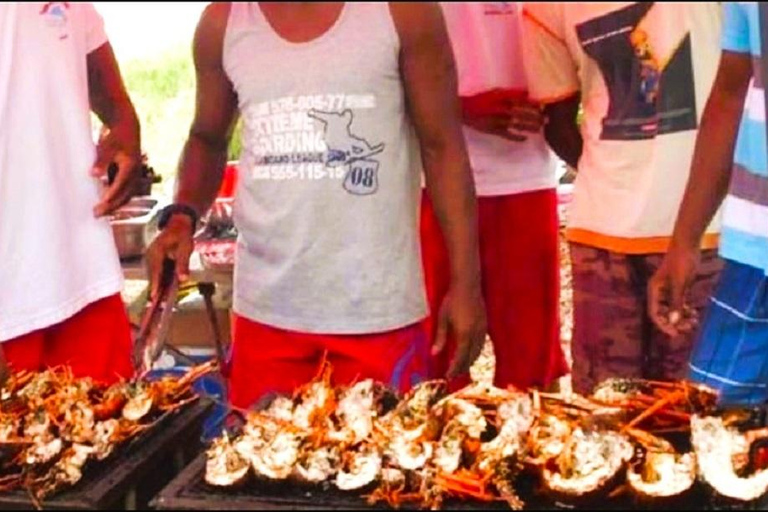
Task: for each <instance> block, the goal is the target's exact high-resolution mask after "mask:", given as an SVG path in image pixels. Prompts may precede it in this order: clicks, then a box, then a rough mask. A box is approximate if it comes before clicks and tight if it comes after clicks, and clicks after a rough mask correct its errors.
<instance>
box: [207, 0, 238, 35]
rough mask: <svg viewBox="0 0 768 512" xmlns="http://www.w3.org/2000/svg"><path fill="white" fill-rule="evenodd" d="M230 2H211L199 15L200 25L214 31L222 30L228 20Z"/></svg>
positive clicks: (230, 7)
mask: <svg viewBox="0 0 768 512" xmlns="http://www.w3.org/2000/svg"><path fill="white" fill-rule="evenodd" d="M231 9H232V2H211V3H210V4H208V6H207V7H206V8H205V9H204V10H203V14H202V15H200V25H201V26H205V27H207V28H208V29H211V30H216V31H219V30H220V31H224V30H226V28H227V22H228V21H229V13H230V10H231Z"/></svg>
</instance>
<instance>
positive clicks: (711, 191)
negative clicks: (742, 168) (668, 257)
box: [673, 95, 743, 249]
mask: <svg viewBox="0 0 768 512" xmlns="http://www.w3.org/2000/svg"><path fill="white" fill-rule="evenodd" d="M742 106H743V102H742V101H741V100H740V99H739V98H728V97H726V96H723V95H720V96H719V97H717V98H716V97H715V96H712V97H711V98H710V100H709V102H708V103H707V106H706V108H705V110H704V115H703V118H702V121H701V126H700V128H699V134H698V137H697V139H696V149H695V151H694V155H693V161H692V163H691V175H690V178H689V179H688V186H687V187H686V191H685V195H684V196H683V202H682V205H681V207H680V212H679V214H678V217H677V222H676V224H675V231H674V235H673V245H678V246H681V247H685V248H689V249H692V248H696V247H698V246H699V244H700V242H701V239H702V237H703V236H704V232H705V230H706V229H707V226H708V225H709V223H710V222H711V221H712V218H713V217H714V215H715V214H716V213H717V210H718V208H719V207H720V205H721V203H722V202H723V199H724V198H725V196H726V194H727V193H728V186H729V183H730V179H731V170H732V167H733V152H734V148H735V144H736V135H737V133H738V128H739V121H740V119H741V112H742Z"/></svg>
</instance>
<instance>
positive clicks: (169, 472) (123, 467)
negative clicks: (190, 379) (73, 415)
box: [0, 399, 213, 510]
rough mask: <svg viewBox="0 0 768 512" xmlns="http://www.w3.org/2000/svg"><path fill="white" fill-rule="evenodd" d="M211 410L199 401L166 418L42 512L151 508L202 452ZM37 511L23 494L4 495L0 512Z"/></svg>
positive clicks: (47, 503)
mask: <svg viewBox="0 0 768 512" xmlns="http://www.w3.org/2000/svg"><path fill="white" fill-rule="evenodd" d="M212 407H213V403H212V402H211V401H209V400H207V399H200V400H197V401H195V402H194V403H192V404H189V405H188V406H186V407H184V408H182V409H181V410H179V411H175V412H174V413H170V414H167V415H165V416H164V417H162V418H161V419H160V421H158V423H157V425H155V426H154V427H153V428H152V429H151V430H149V431H147V432H145V433H144V434H142V435H141V436H139V437H138V438H136V439H135V440H133V441H132V442H131V443H129V444H128V445H126V446H124V447H122V448H121V449H120V450H119V451H118V452H116V453H115V454H114V455H112V456H111V457H109V458H108V459H107V460H105V461H103V462H100V463H94V464H93V465H91V466H89V467H87V468H86V470H85V473H84V477H83V479H82V480H81V481H80V482H79V483H78V484H77V485H76V486H74V487H72V488H71V489H68V490H66V491H63V492H61V493H59V494H57V495H55V496H53V497H51V498H50V499H49V500H46V501H45V502H44V503H43V504H42V506H43V508H45V509H51V510H103V509H113V508H138V509H145V508H147V505H148V503H149V500H151V499H152V497H153V496H154V495H155V494H156V493H157V492H159V491H160V490H161V489H162V487H163V486H164V485H165V484H167V483H168V482H169V481H170V480H171V479H172V478H173V477H174V476H175V475H176V474H177V473H178V471H179V470H180V469H181V466H183V464H185V463H186V462H188V461H190V460H192V458H193V457H194V455H195V454H196V453H197V452H199V450H200V447H201V442H200V439H201V437H202V429H203V423H204V421H205V418H206V417H207V415H208V413H209V412H210V411H211V409H212ZM33 508H34V505H33V503H32V501H31V499H30V498H29V496H28V495H27V494H26V492H24V491H15V492H11V493H4V494H0V510H19V509H25V510H31V509H33Z"/></svg>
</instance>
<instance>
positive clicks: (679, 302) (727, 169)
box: [648, 51, 752, 336]
mask: <svg viewBox="0 0 768 512" xmlns="http://www.w3.org/2000/svg"><path fill="white" fill-rule="evenodd" d="M751 79H752V58H751V56H750V55H748V54H742V53H734V52H727V51H724V52H723V54H722V56H721V58H720V67H719V68H718V71H717V77H716V78H715V83H714V85H713V88H712V92H711V93H710V96H709V100H708V101H707V105H706V107H705V109H704V114H703V116H702V120H701V126H700V127H699V134H698V137H697V139H696V149H695V150H694V154H693V161H692V163H691V176H690V178H689V180H688V186H687V188H686V190H685V195H684V197H683V203H682V205H681V207H680V212H679V213H678V216H677V222H676V223H675V230H674V234H673V238H672V243H671V246H670V249H669V251H668V252H667V254H666V256H665V257H664V261H663V262H662V265H661V267H660V268H659V270H658V271H657V272H656V275H655V276H654V277H653V278H652V279H651V281H650V283H649V284H648V310H649V313H650V315H651V318H652V319H653V321H654V322H655V323H656V325H658V327H659V328H660V329H661V330H662V331H664V332H666V333H667V334H668V335H670V336H677V335H679V334H682V333H684V332H687V331H689V330H690V329H691V328H692V327H693V324H692V323H690V322H680V319H683V311H684V305H685V297H686V294H687V293H688V289H689V287H690V284H691V282H692V281H693V278H694V276H695V274H696V268H697V266H698V262H699V256H700V250H699V247H700V244H701V239H702V237H703V236H704V232H705V230H706V229H707V226H708V225H709V223H710V222H711V221H712V217H714V215H715V213H716V212H717V209H718V208H719V207H720V205H721V204H722V202H723V199H725V196H726V194H727V193H728V185H729V183H730V180H731V170H732V166H733V152H734V149H735V147H736V138H737V135H738V132H739V123H740V122H741V115H742V111H743V108H744V100H745V98H746V95H747V90H748V88H749V82H750V80H751Z"/></svg>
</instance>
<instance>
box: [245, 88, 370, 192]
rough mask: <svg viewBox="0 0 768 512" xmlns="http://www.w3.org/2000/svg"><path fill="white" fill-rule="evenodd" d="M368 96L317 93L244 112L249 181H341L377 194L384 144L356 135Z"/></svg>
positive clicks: (347, 186)
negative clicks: (249, 156)
mask: <svg viewBox="0 0 768 512" xmlns="http://www.w3.org/2000/svg"><path fill="white" fill-rule="evenodd" d="M375 106H376V98H375V96H373V95H347V94H321V95H314V96H296V97H285V98H280V99H278V100H275V101H269V102H264V103H260V104H258V105H255V106H251V107H248V108H246V109H245V110H244V112H243V119H244V131H243V138H244V140H245V141H246V144H245V146H244V147H245V148H247V149H246V151H250V152H252V153H253V162H254V169H253V171H252V178H253V179H272V180H286V179H311V180H318V179H342V178H343V187H344V190H346V191H347V192H349V193H350V194H354V195H370V194H374V193H375V192H376V191H377V190H378V186H379V181H378V170H379V161H378V159H377V158H376V155H379V154H380V153H381V152H382V151H384V147H385V144H384V143H371V142H369V141H368V140H367V139H365V138H364V137H362V136H360V134H358V133H356V131H355V124H354V120H355V115H356V112H360V111H362V110H365V109H371V108H375Z"/></svg>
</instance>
